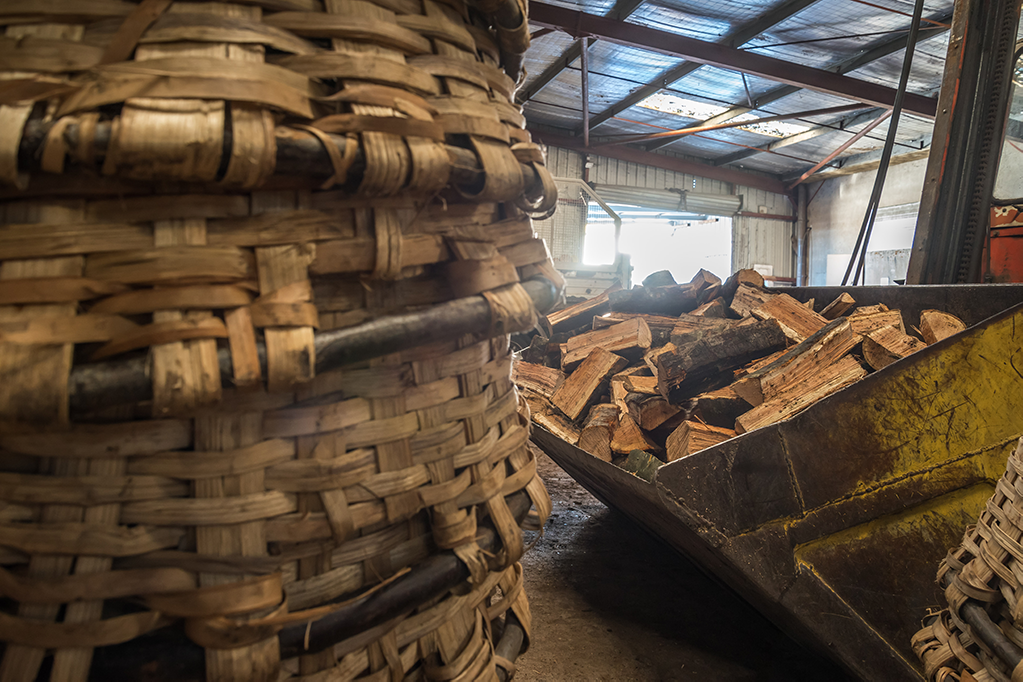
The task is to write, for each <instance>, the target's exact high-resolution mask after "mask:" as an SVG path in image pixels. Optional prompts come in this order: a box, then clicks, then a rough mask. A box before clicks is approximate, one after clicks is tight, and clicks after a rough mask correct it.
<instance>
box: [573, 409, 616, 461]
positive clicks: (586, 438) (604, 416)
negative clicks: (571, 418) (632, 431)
mask: <svg viewBox="0 0 1023 682" xmlns="http://www.w3.org/2000/svg"><path fill="white" fill-rule="evenodd" d="M618 416H619V412H618V406H617V405H613V404H611V403H597V404H596V405H594V406H593V407H591V408H590V413H589V414H588V415H587V416H586V421H585V422H583V429H582V432H581V433H580V434H579V448H580V449H581V450H585V451H586V452H588V453H590V454H591V455H593V456H594V457H597V458H598V459H602V460H604V461H605V462H610V461H611V458H612V456H613V453H612V452H611V439H612V438H613V437H614V434H615V431H617V430H618Z"/></svg>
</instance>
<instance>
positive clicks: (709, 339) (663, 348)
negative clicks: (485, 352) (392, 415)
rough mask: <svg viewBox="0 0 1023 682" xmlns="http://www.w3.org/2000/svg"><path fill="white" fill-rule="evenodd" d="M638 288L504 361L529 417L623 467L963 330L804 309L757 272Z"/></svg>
mask: <svg viewBox="0 0 1023 682" xmlns="http://www.w3.org/2000/svg"><path fill="white" fill-rule="evenodd" d="M643 284H644V286H637V287H634V288H632V289H630V290H622V289H621V288H620V287H618V286H614V287H612V288H610V289H608V290H607V291H605V292H603V293H602V294H600V295H598V296H596V297H594V298H591V299H589V300H586V301H583V302H581V303H576V304H574V305H570V306H568V307H565V308H562V309H561V310H558V311H555V312H553V313H550V314H549V315H548V317H547V319H548V322H549V323H550V332H551V333H550V334H549V335H547V336H544V335H537V336H534V337H533V339H532V342H531V343H530V345H529V347H528V348H524V349H523V350H522V351H521V352H520V353H519V357H518V358H517V359H516V362H515V365H514V369H513V378H514V381H515V383H516V384H517V385H518V387H519V388H520V389H521V391H522V394H523V396H524V397H525V399H526V401H527V402H528V404H529V406H530V409H531V415H532V417H531V418H532V420H533V422H535V423H536V424H539V425H540V426H542V427H544V428H545V429H547V430H548V431H550V432H551V433H553V434H555V435H556V436H558V437H559V438H561V439H563V440H565V441H568V442H569V443H572V444H574V445H577V446H578V447H580V448H581V449H583V450H585V451H586V452H589V453H590V454H592V455H594V456H595V457H598V458H600V459H602V460H604V461H608V462H612V461H613V462H615V463H616V464H619V465H620V466H624V467H625V468H627V469H630V470H633V469H640V468H642V469H644V470H649V464H650V463H651V462H650V461H649V460H650V459H651V458H656V459H657V460H658V461H659V462H670V461H672V460H675V459H678V458H680V457H685V456H686V455H689V454H692V453H694V452H698V451H699V450H702V449H704V448H708V447H711V446H713V445H716V444H718V443H721V442H722V441H725V440H728V439H729V438H732V437H734V436H736V435H738V434H741V433H745V432H747V431H752V430H754V429H758V428H761V427H763V426H767V425H769V424H773V423H775V422H778V421H781V420H784V419H788V418H789V417H792V416H794V415H796V414H797V413H799V412H801V411H803V410H805V409H806V408H808V407H809V406H811V405H812V404H814V403H815V402H817V401H818V400H821V399H822V398H824V397H826V396H828V395H830V394H832V393H834V392H836V391H838V390H840V389H842V388H845V387H846V386H848V385H850V384H852V383H853V382H855V381H858V380H859V379H861V378H863V377H865V376H866V375H867V374H869V373H870V372H872V371H876V370H879V369H882V368H884V367H886V366H887V365H889V364H891V363H893V362H895V361H896V360H898V359H900V358H903V357H906V356H907V355H909V354H911V353H914V352H916V351H917V350H920V349H921V348H925V347H926V346H927V345H929V344H932V343H936V342H937V341H940V340H941V339H944V338H946V337H948V336H951V335H952V334H955V333H957V332H960V331H962V330H963V329H965V328H966V325H965V324H963V322H962V321H961V320H959V319H958V318H956V317H954V316H953V315H949V314H947V313H944V312H941V311H937V310H925V311H923V312H922V313H921V315H920V319H919V320H916V322H917V323H918V324H917V326H916V327H907V326H906V324H905V320H904V319H903V316H902V313H901V312H900V311H899V310H891V309H889V308H888V307H887V306H885V305H883V304H880V305H873V306H857V304H856V301H855V300H854V299H853V297H852V296H850V295H849V294H847V293H843V294H841V295H840V296H838V298H836V299H835V300H834V301H820V302H816V301H813V300H811V301H808V302H807V303H801V302H799V301H797V300H796V299H795V298H793V297H792V296H789V295H788V294H786V293H784V291H783V290H782V289H769V288H765V286H764V279H763V277H761V276H760V275H759V274H758V273H757V272H755V271H754V270H740V271H739V272H737V273H735V274H734V275H732V276H731V277H729V278H728V279H727V280H726V281H724V282H722V281H721V279H720V278H719V277H717V276H715V275H714V274H712V273H710V272H707V271H706V270H700V272H698V273H697V274H696V276H695V277H693V279H692V281H690V282H689V283H687V284H678V283H676V282H675V281H674V279H673V278H672V277H671V275H670V274H669V273H667V272H659V273H654V274H653V275H651V276H650V277H648V278H647V279H646V280H644V282H643ZM642 453H646V454H645V455H642ZM630 455H631V457H630ZM641 455H642V456H641ZM657 463H658V462H653V464H657Z"/></svg>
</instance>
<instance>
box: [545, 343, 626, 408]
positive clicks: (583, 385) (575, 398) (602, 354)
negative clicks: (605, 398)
mask: <svg viewBox="0 0 1023 682" xmlns="http://www.w3.org/2000/svg"><path fill="white" fill-rule="evenodd" d="M627 364H629V363H628V361H627V360H626V359H625V358H623V357H622V356H620V355H615V354H614V353H612V352H610V351H607V350H604V349H603V348H593V349H592V350H590V352H589V354H588V355H587V356H586V359H585V360H583V361H582V362H581V363H579V367H578V368H576V370H575V371H574V372H572V374H571V375H569V376H568V378H566V379H565V380H564V381H563V382H562V383H561V385H560V386H559V387H558V389H557V390H556V391H554V394H553V395H552V396H551V402H552V403H553V404H554V406H555V407H557V408H558V409H559V410H561V411H562V413H564V415H565V416H566V417H568V418H569V419H572V420H576V419H579V417H581V416H582V415H583V413H584V412H586V410H587V408H589V406H590V405H592V404H593V403H595V402H597V398H598V397H599V396H600V393H601V389H602V388H604V387H606V383H607V380H608V379H609V378H610V377H611V375H612V374H614V373H615V372H617V371H619V370H621V369H625V366H626V365H627Z"/></svg>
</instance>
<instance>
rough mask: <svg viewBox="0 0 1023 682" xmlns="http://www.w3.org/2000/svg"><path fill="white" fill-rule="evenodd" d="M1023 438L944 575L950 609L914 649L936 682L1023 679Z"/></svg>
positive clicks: (935, 617)
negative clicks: (1022, 589) (1022, 590)
mask: <svg viewBox="0 0 1023 682" xmlns="http://www.w3.org/2000/svg"><path fill="white" fill-rule="evenodd" d="M1021 540H1023V438H1021V439H1020V440H1019V442H1018V443H1017V445H1016V449H1015V450H1014V451H1013V452H1012V454H1011V455H1009V460H1008V463H1007V465H1006V471H1005V474H1004V475H1003V476H1002V477H1001V478H1000V479H999V480H998V483H997V485H996V486H995V493H994V495H992V496H991V498H990V499H989V500H988V502H987V507H986V509H985V510H984V511H983V512H981V514H980V518H979V519H978V521H977V524H976V525H975V526H971V527H969V528H968V529H967V531H966V534H965V535H964V537H963V542H962V544H961V545H960V546H959V547H957V548H956V549H954V550H951V551H950V552H949V553H948V556H947V557H945V559H944V560H943V561H942V562H941V566H940V568H939V569H938V583H939V584H940V585H942V586H943V587H944V588H945V598H946V600H947V601H948V607H947V608H944V609H942V610H940V611H938V612H935V613H931V614H928V615H927V617H926V618H925V619H924V627H923V629H921V630H920V631H919V632H917V633H916V634H915V635H913V641H912V644H913V651H914V652H915V653H916V655H917V657H919V659H920V661H921V663H923V666H924V674H925V676H926V678H927V679H928V680H934V681H935V682H959V681H960V680H962V681H963V682H1007V681H1008V680H1012V681H1013V682H1015V681H1016V680H1019V679H1023V592H1021V586H1023V544H1021Z"/></svg>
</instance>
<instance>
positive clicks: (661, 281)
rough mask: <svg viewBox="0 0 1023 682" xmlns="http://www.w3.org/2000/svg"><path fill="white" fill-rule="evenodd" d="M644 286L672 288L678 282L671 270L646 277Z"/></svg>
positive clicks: (660, 271)
mask: <svg viewBox="0 0 1023 682" xmlns="http://www.w3.org/2000/svg"><path fill="white" fill-rule="evenodd" d="M642 284H643V286H645V287H670V286H674V285H676V284H678V282H676V281H675V278H674V277H673V276H672V275H671V271H670V270H658V271H657V272H651V273H650V274H649V275H647V276H646V277H644V278H643V282H642Z"/></svg>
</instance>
